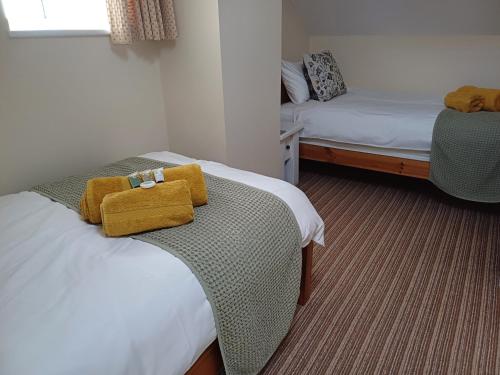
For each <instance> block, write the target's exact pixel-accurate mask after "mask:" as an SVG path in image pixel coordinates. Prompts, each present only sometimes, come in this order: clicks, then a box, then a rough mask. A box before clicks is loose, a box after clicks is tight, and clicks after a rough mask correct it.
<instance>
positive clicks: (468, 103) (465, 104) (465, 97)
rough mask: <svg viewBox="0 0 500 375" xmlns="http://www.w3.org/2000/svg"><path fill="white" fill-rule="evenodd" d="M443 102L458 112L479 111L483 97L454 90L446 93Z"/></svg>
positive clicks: (482, 103)
mask: <svg viewBox="0 0 500 375" xmlns="http://www.w3.org/2000/svg"><path fill="white" fill-rule="evenodd" d="M444 104H445V105H446V106H447V107H448V108H452V109H456V110H457V111H460V112H467V113H469V112H479V111H480V110H481V109H483V106H484V98H483V97H482V96H481V95H475V94H469V93H465V92H457V91H455V92H450V93H449V94H448V95H446V97H445V98H444Z"/></svg>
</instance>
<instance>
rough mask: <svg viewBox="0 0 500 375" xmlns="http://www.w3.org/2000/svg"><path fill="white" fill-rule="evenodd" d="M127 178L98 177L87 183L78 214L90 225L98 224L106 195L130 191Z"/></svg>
mask: <svg viewBox="0 0 500 375" xmlns="http://www.w3.org/2000/svg"><path fill="white" fill-rule="evenodd" d="M130 189H131V186H130V183H129V181H128V178H127V177H122V176H118V177H99V178H93V179H91V180H88V181H87V188H86V189H85V192H84V193H83V196H82V199H81V200H80V214H81V215H82V218H83V219H84V220H87V221H89V222H90V223H92V224H100V223H101V222H102V220H101V211H100V206H101V203H102V200H103V199H104V197H105V196H106V195H107V194H111V193H117V192H120V191H124V190H130Z"/></svg>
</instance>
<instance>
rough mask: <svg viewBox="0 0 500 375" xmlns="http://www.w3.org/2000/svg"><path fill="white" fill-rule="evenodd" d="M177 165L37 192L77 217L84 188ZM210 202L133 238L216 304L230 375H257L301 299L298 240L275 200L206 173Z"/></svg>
mask: <svg viewBox="0 0 500 375" xmlns="http://www.w3.org/2000/svg"><path fill="white" fill-rule="evenodd" d="M168 166H172V165H171V164H166V163H163V162H159V161H155V160H149V159H144V158H130V159H126V160H123V161H120V162H117V163H114V164H111V165H108V166H106V167H103V168H101V169H98V170H96V171H94V172H92V173H89V174H87V175H84V176H73V177H68V178H66V179H64V180H62V181H59V182H56V183H50V184H46V185H40V186H37V187H35V188H33V189H32V190H33V191H35V192H37V193H40V194H42V195H44V196H47V197H49V198H51V199H52V200H54V201H56V202H59V203H62V204H64V205H66V206H67V207H69V208H71V209H73V210H75V211H79V201H80V197H81V196H82V194H83V191H84V189H85V185H86V181H87V180H88V179H90V178H92V177H98V176H117V175H121V176H124V175H128V174H130V173H132V172H134V171H140V170H145V169H154V168H160V167H168ZM205 179H206V183H207V188H208V197H209V203H208V205H206V206H202V207H198V208H196V209H195V220H194V222H193V223H191V224H187V225H184V226H181V227H177V228H171V229H163V230H157V231H153V232H147V233H143V234H139V235H134V236H132V238H135V239H137V240H141V241H145V242H149V243H152V244H154V245H156V246H158V247H160V248H162V249H164V250H166V251H168V252H169V253H171V254H173V255H174V256H176V257H178V258H180V259H181V260H182V261H183V262H184V263H185V264H186V265H187V266H188V267H189V268H190V269H191V270H192V271H193V273H194V274H195V275H196V276H197V278H198V280H199V282H200V283H201V285H202V286H203V289H204V291H205V293H206V295H207V297H208V299H209V301H210V303H211V305H212V309H213V312H214V317H215V322H216V327H217V334H218V339H219V345H220V348H221V352H222V356H223V359H224V366H225V369H226V373H227V374H229V375H233V374H257V373H258V372H259V371H260V370H261V369H262V368H263V367H264V365H265V364H266V362H267V361H268V360H269V358H270V357H271V356H272V354H273V353H274V352H275V350H276V349H277V347H278V345H279V344H280V342H281V341H282V340H283V338H284V337H285V336H286V334H287V332H288V330H289V328H290V324H291V321H292V318H293V316H294V312H295V309H296V305H297V299H298V296H299V288H300V277H301V251H300V249H301V235H300V230H299V227H298V224H297V221H296V219H295V216H294V215H293V213H292V212H291V210H290V208H289V207H288V206H287V205H286V204H285V203H284V202H283V201H282V200H281V199H279V198H277V197H276V196H274V195H273V194H271V193H268V192H265V191H262V190H259V189H255V188H253V187H250V186H247V185H244V184H240V183H237V182H234V181H230V180H227V179H224V178H219V177H215V176H211V175H208V174H205Z"/></svg>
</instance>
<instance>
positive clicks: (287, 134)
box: [280, 125, 304, 185]
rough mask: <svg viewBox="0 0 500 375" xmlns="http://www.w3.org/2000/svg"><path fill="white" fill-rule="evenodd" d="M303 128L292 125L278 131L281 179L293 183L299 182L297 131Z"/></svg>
mask: <svg viewBox="0 0 500 375" xmlns="http://www.w3.org/2000/svg"><path fill="white" fill-rule="evenodd" d="M303 128H304V127H303V126H302V125H294V126H293V127H290V128H288V129H282V130H281V133H280V143H281V155H282V162H283V179H284V180H285V181H288V182H290V183H291V184H294V185H297V184H298V183H299V132H300V131H301V130H302V129H303Z"/></svg>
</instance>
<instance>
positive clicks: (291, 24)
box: [281, 0, 309, 61]
mask: <svg viewBox="0 0 500 375" xmlns="http://www.w3.org/2000/svg"><path fill="white" fill-rule="evenodd" d="M281 30H282V49H281V54H282V57H283V59H285V60H291V61H299V60H302V57H303V55H304V53H307V52H308V51H309V34H308V32H307V30H306V26H305V24H304V18H303V17H302V15H301V14H300V13H299V10H298V9H297V6H296V4H295V0H283V9H282V28H281Z"/></svg>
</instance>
